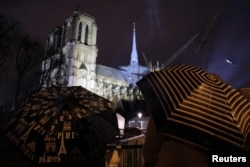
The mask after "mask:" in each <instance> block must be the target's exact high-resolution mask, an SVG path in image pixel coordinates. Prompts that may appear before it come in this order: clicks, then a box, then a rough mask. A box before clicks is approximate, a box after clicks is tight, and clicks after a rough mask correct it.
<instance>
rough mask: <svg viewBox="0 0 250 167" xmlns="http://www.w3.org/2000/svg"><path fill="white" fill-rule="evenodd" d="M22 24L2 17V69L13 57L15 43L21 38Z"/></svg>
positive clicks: (0, 63)
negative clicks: (7, 60) (7, 59)
mask: <svg viewBox="0 0 250 167" xmlns="http://www.w3.org/2000/svg"><path fill="white" fill-rule="evenodd" d="M20 32H21V28H20V24H19V23H18V22H16V21H14V20H11V19H10V18H7V17H6V16H3V15H0V67H1V66H2V65H3V64H4V63H5V62H6V58H7V56H11V55H12V50H13V42H14V40H15V39H16V38H17V37H18V36H20Z"/></svg>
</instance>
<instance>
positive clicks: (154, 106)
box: [137, 65, 250, 150]
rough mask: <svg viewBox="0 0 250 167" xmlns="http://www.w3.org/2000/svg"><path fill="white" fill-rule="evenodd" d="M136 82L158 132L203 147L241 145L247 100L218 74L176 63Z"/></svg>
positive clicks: (247, 128) (249, 109)
mask: <svg viewBox="0 0 250 167" xmlns="http://www.w3.org/2000/svg"><path fill="white" fill-rule="evenodd" d="M137 85H138V86H139V88H140V89H141V91H142V93H143V95H144V97H145V99H146V102H147V103H148V104H150V105H151V111H152V116H153V118H154V119H155V122H156V126H157V129H158V131H159V132H161V133H163V134H166V135H167V136H170V137H173V138H175V139H180V140H184V141H186V142H189V143H192V144H196V145H198V146H200V147H202V148H205V149H209V150H210V149H245V148H246V147H247V142H249V141H247V137H248V136H249V132H250V103H249V101H248V100H247V99H246V98H245V97H244V96H243V95H242V94H240V93H239V91H237V90H236V89H234V88H233V87H232V86H230V85H228V84H227V83H225V82H224V81H223V80H222V79H221V78H220V77H219V76H217V75H215V74H210V73H207V72H205V71H204V70H202V69H201V68H198V67H193V66H187V65H178V66H174V67H171V68H165V69H163V70H160V71H155V72H151V73H149V74H148V75H146V76H145V77H144V78H143V79H141V80H140V81H138V83H137Z"/></svg>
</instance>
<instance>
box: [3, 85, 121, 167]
mask: <svg viewBox="0 0 250 167" xmlns="http://www.w3.org/2000/svg"><path fill="white" fill-rule="evenodd" d="M113 106H114V105H113V103H112V102H110V101H108V100H106V99H104V98H102V97H100V96H98V95H96V94H94V93H92V92H90V91H88V90H87V89H84V88H82V87H65V86H60V87H56V86H52V87H50V88H48V89H45V90H42V91H40V92H38V93H36V94H34V95H32V96H31V97H30V98H29V99H28V100H27V102H26V103H25V104H24V105H23V106H22V107H20V108H18V109H17V111H16V112H15V113H14V115H13V116H12V117H11V119H10V120H9V122H8V125H7V126H8V128H7V130H6V133H5V136H6V137H7V138H8V139H9V140H10V141H11V142H12V143H13V144H14V145H15V146H16V147H18V148H19V150H21V151H22V152H23V154H24V155H26V157H28V158H29V159H30V160H31V161H33V162H36V163H38V164H46V165H50V164H57V165H58V164H67V163H68V164H71V163H72V162H75V163H82V162H89V161H93V160H96V159H97V158H99V157H100V156H104V153H105V147H106V144H107V143H109V142H110V141H111V140H113V139H114V138H115V137H116V136H117V135H118V133H119V131H118V124H117V119H116V115H115V112H114V107H113ZM82 164H83V163H82Z"/></svg>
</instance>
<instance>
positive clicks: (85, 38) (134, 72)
mask: <svg viewBox="0 0 250 167" xmlns="http://www.w3.org/2000/svg"><path fill="white" fill-rule="evenodd" d="M96 40H97V25H96V22H95V18H94V17H93V16H90V15H88V14H87V13H84V12H81V11H79V10H78V9H76V10H75V11H74V12H73V14H72V15H71V16H70V17H69V18H67V19H66V20H65V23H64V24H63V25H62V26H61V27H56V28H55V29H53V31H52V32H51V33H50V34H49V37H48V39H47V42H46V55H45V56H46V57H45V60H44V61H43V65H42V69H43V79H44V78H45V80H43V81H42V82H43V83H44V87H48V86H50V85H57V84H64V85H68V86H82V87H84V88H86V89H88V90H90V91H92V92H94V93H96V94H98V95H100V96H102V97H104V98H107V99H109V100H111V101H113V102H115V103H116V102H118V101H119V100H121V99H124V100H134V99H141V98H142V95H141V94H140V91H139V89H138V88H137V86H136V85H135V83H136V82H137V81H138V80H139V79H141V77H143V75H145V74H146V73H147V72H148V68H146V67H143V66H140V65H139V62H138V55H137V50H136V30H135V24H134V27H133V44H132V52H131V60H130V64H129V65H128V66H123V67H120V68H119V67H118V68H117V69H116V68H112V67H108V66H105V65H101V64H96V59H97V55H98V48H97V45H96ZM100 56H101V55H100ZM44 76H45V77H44Z"/></svg>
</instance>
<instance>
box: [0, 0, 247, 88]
mask: <svg viewBox="0 0 250 167" xmlns="http://www.w3.org/2000/svg"><path fill="white" fill-rule="evenodd" d="M222 2H224V1H222V0H36V1H34V0H21V1H20V0H1V2H0V4H1V5H0V11H1V12H0V13H1V14H4V15H6V16H9V17H13V18H14V19H16V20H17V21H19V22H20V23H21V25H22V28H23V29H24V30H25V31H26V32H27V33H28V34H30V35H31V36H32V37H34V38H38V39H40V40H41V41H42V43H43V44H44V45H45V41H46V39H47V37H48V33H49V32H50V31H51V30H52V29H53V28H55V27H56V26H61V25H62V24H63V23H64V20H65V19H66V18H68V17H69V16H70V15H71V14H72V12H73V11H74V9H75V8H76V7H77V5H78V4H79V9H80V10H81V11H83V12H85V13H88V14H90V15H92V16H94V17H95V18H96V23H97V27H98V32H97V47H98V57H97V63H98V64H103V65H107V66H112V67H118V66H121V65H128V64H129V59H130V53H131V48H132V28H133V22H135V23H136V33H137V50H138V54H139V59H140V64H142V65H145V62H144V59H143V57H142V52H144V53H145V55H146V56H147V58H148V60H151V61H152V62H153V63H154V64H156V61H157V60H158V61H159V62H160V64H163V63H165V62H166V61H167V60H168V59H169V57H170V56H171V55H172V54H173V53H174V52H175V51H177V50H178V49H179V48H180V47H181V46H182V45H184V44H185V43H186V42H187V41H188V40H189V39H190V38H191V37H192V36H193V35H194V34H195V33H199V34H200V35H199V36H198V38H196V39H195V40H194V42H193V43H191V45H189V47H188V48H187V49H186V50H185V52H183V53H182V54H181V55H179V56H178V58H177V59H175V61H173V62H172V63H171V64H170V65H169V66H172V65H176V64H188V65H195V66H199V67H202V68H203V69H205V70H207V71H208V72H212V73H217V74H219V75H220V76H221V78H223V79H224V80H225V81H226V82H227V83H229V84H231V85H233V86H234V87H235V88H237V89H238V88H242V87H250V74H249V71H250V31H249V30H250V0H227V3H226V6H225V8H223V9H222V10H221V12H220V15H219V16H218V17H217V18H216V20H215V22H214V24H213V26H211V29H209V31H206V30H208V27H209V25H210V22H211V19H212V18H213V16H215V15H216V13H217V12H218V10H219V8H220V6H221V3H222ZM206 32H207V33H208V34H207V38H206V40H205V42H204V46H203V47H202V48H201V49H200V51H199V53H198V54H196V53H195V52H194V49H195V48H197V47H198V45H199V43H200V42H201V41H203V40H202V39H203V36H204V34H205V33H206ZM226 60H229V61H228V62H227V61H226Z"/></svg>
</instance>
